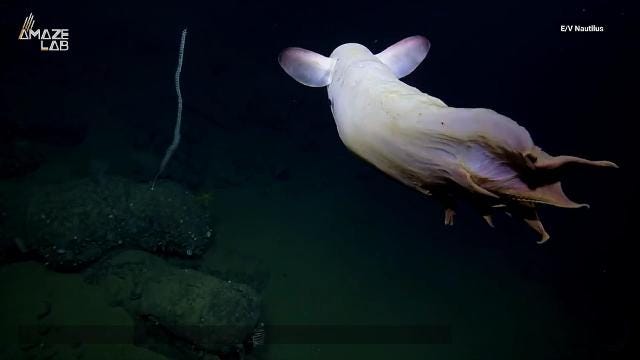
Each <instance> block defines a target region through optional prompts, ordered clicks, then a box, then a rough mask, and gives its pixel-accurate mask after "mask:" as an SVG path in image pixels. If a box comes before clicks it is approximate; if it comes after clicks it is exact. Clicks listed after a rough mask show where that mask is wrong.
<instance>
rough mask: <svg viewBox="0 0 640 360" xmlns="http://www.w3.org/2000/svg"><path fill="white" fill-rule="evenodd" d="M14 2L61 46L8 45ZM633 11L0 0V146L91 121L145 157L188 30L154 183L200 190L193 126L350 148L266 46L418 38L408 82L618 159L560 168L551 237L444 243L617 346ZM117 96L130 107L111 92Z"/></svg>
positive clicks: (548, 216)
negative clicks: (565, 200) (517, 275)
mask: <svg viewBox="0 0 640 360" xmlns="http://www.w3.org/2000/svg"><path fill="white" fill-rule="evenodd" d="M29 12H33V13H34V15H35V16H36V21H37V22H36V25H37V26H38V25H39V26H40V27H48V28H52V27H62V28H70V32H71V41H70V42H71V51H69V52H67V53H40V52H39V51H38V49H37V42H35V41H33V42H24V41H17V34H18V30H19V27H20V25H21V24H22V22H23V20H24V17H25V16H27V15H28V14H29ZM636 15H637V14H636V13H635V12H634V10H632V9H631V8H630V7H629V5H628V4H624V3H623V2H612V1H561V2H557V1H535V2H526V3H525V2H514V1H500V2H484V1H482V2H478V1H466V2H465V1H447V2H432V1H419V2H418V1H416V2H409V3H403V2H401V1H389V2H384V3H382V2H360V3H351V2H348V1H343V2H338V3H329V2H290V3H284V2H248V1H238V2H218V1H190V0H184V1H179V2H178V1H163V2H134V1H108V2H104V1H91V2H90V1H20V2H17V1H3V2H2V3H1V4H0V44H1V48H0V49H1V50H0V52H1V54H2V55H1V57H0V63H1V67H0V82H1V84H2V85H1V90H0V91H1V95H0V109H2V110H1V111H0V122H1V124H2V126H1V127H0V139H1V141H2V143H1V144H2V147H1V148H0V149H1V150H2V151H5V152H10V151H14V150H13V146H14V144H15V143H16V142H18V141H22V140H27V141H33V142H39V143H45V144H49V145H52V146H56V147H67V148H73V147H74V146H76V145H78V144H80V143H82V142H83V141H84V140H85V138H86V137H87V136H88V135H87V134H90V133H91V131H92V129H95V128H101V127H104V126H109V127H111V128H115V129H121V131H122V134H123V135H122V136H123V138H125V139H128V141H131V143H132V144H133V146H134V147H135V146H137V147H146V148H152V149H153V152H154V153H155V154H156V156H157V157H158V159H159V158H160V157H161V156H162V154H163V151H164V150H163V149H164V148H165V147H166V144H167V143H168V142H169V141H170V135H171V130H169V129H170V128H171V127H172V119H173V118H174V116H175V95H174V88H173V84H172V83H173V71H174V68H175V62H176V49H177V44H178V42H179V36H180V31H181V29H182V28H184V27H188V29H189V35H188V40H187V46H186V50H185V65H184V67H183V73H182V91H183V96H184V98H185V113H184V117H185V118H187V117H188V118H189V119H190V120H189V126H185V127H184V129H183V136H184V137H183V145H181V148H180V151H179V152H178V153H177V154H176V157H177V158H178V159H182V160H184V162H188V160H187V159H191V160H190V161H191V163H190V164H187V165H185V168H186V170H185V169H182V170H183V171H173V172H171V171H169V174H168V176H170V177H173V178H174V179H176V180H178V181H181V182H183V183H185V184H186V185H187V186H189V187H190V188H192V189H195V190H197V189H199V188H202V187H204V186H207V184H206V183H203V181H202V180H198V178H202V176H201V175H202V172H203V171H205V170H203V169H202V168H201V167H198V163H199V161H197V159H198V156H199V155H198V151H197V149H198V146H205V145H206V143H207V141H209V140H208V138H207V136H206V134H204V133H202V132H201V131H199V129H202V128H203V127H205V126H208V127H212V128H214V129H216V130H215V131H220V132H222V133H229V134H238V133H242V132H243V131H245V129H252V130H256V129H261V130H260V131H264V132H265V134H272V133H276V134H278V136H281V137H282V138H284V139H291V141H292V142H293V143H294V144H295V147H294V149H297V150H295V151H300V152H304V151H310V152H314V153H318V154H321V156H326V157H328V158H329V159H331V158H332V157H335V158H343V157H351V156H352V155H351V154H349V153H348V151H347V150H346V149H344V148H343V147H342V145H341V144H340V143H339V139H338V137H337V134H336V132H335V126H334V124H333V121H332V119H331V115H330V112H329V107H328V106H327V99H326V92H325V90H324V89H310V88H304V87H302V86H301V85H299V84H298V83H296V82H295V81H293V80H292V79H291V78H289V77H288V76H286V74H285V73H284V72H283V71H282V70H281V69H280V67H279V66H278V64H277V61H276V59H277V55H278V52H279V51H280V50H281V49H283V48H285V47H288V46H301V47H305V48H308V49H310V50H314V51H316V52H319V53H322V54H324V55H329V54H330V53H331V51H332V50H333V49H334V48H335V47H336V46H338V45H340V44H342V43H346V42H358V43H361V44H364V45H365V46H367V47H369V48H370V49H371V50H372V51H373V52H378V51H381V50H383V49H384V48H385V47H386V46H388V45H390V44H392V43H394V42H396V41H398V40H400V39H402V38H404V37H406V36H409V35H414V34H422V35H425V36H427V37H428V38H429V39H430V41H431V45H432V46H431V50H430V53H429V55H428V57H427V60H426V61H425V62H424V63H423V64H422V65H421V66H420V67H419V68H418V69H417V70H416V71H415V72H414V73H413V74H411V75H410V76H408V77H407V78H406V79H405V81H406V82H407V83H409V84H411V85H413V86H416V87H418V88H420V89H421V90H423V91H425V92H427V93H429V94H431V95H434V96H436V97H438V98H441V99H443V101H445V102H446V103H447V104H448V105H449V106H455V107H488V108H492V109H494V110H496V111H498V112H500V113H502V114H505V115H507V116H509V117H511V118H513V119H514V120H516V121H517V122H518V123H520V124H521V125H523V126H524V127H526V128H527V129H528V130H529V132H530V133H531V134H532V136H533V139H534V141H535V142H536V144H537V145H539V146H540V147H542V148H543V149H544V150H546V151H547V152H549V153H551V154H556V155H559V154H569V155H576V156H583V157H587V158H592V159H595V160H600V159H605V160H611V161H614V162H616V163H617V164H618V165H620V169H618V170H609V169H604V170H601V169H576V170H575V171H573V172H572V173H571V174H569V175H570V176H569V177H568V179H567V180H566V181H565V182H564V185H565V189H566V191H567V193H568V194H569V195H570V197H571V198H573V199H575V200H576V201H578V202H582V201H584V202H588V203H589V204H591V206H592V207H591V209H589V210H584V209H582V210H564V209H552V208H544V209H543V210H542V217H543V220H544V221H545V225H546V227H547V229H549V231H550V233H551V235H552V239H551V240H550V241H549V242H548V243H547V244H545V245H544V246H538V245H536V244H535V240H536V237H535V235H533V234H530V233H526V234H525V235H521V233H524V232H526V231H527V230H526V229H524V228H523V227H521V226H520V224H517V225H516V224H513V223H514V221H504V224H501V229H499V230H498V231H497V233H498V234H497V235H496V236H495V237H493V238H491V239H483V238H478V237H477V236H474V234H473V229H465V228H464V226H465V225H458V228H457V229H456V230H454V231H456V232H457V233H456V234H457V235H456V236H455V237H456V238H455V239H452V242H451V244H450V245H448V246H451V247H456V248H458V247H466V248H467V249H468V251H469V252H471V253H473V252H474V251H476V249H479V248H483V249H486V248H489V249H492V250H494V251H496V252H498V253H500V254H501V256H503V257H504V258H507V259H509V261H512V262H513V268H514V271H518V272H521V273H522V274H523V275H522V276H525V277H532V278H534V279H535V280H536V281H539V282H540V283H543V284H545V285H546V286H550V287H552V288H553V289H554V291H555V292H557V293H558V294H559V295H558V296H559V298H561V299H562V301H563V302H564V304H563V305H564V310H565V311H566V313H567V314H568V316H570V317H571V318H572V319H573V320H574V321H575V323H576V329H578V330H577V331H578V334H577V338H579V339H580V340H579V343H577V344H578V345H576V346H583V347H585V348H586V349H588V353H591V354H593V356H594V358H599V357H602V358H605V357H609V358H612V357H613V356H622V352H623V349H624V344H625V343H626V342H627V337H628V334H629V330H630V328H631V326H632V324H631V320H630V313H629V311H630V309H631V305H632V299H631V296H630V293H631V291H633V290H635V289H634V285H635V284H636V283H637V279H636V278H635V276H634V272H635V271H634V270H635V266H634V265H633V264H634V260H635V259H634V257H635V256H634V254H633V253H632V252H631V249H630V244H631V239H632V238H633V237H634V236H633V235H632V232H635V231H634V230H635V226H632V225H633V224H632V221H637V220H636V218H635V212H636V211H635V200H636V199H637V198H638V196H637V195H638V190H637V189H638V186H637V177H635V175H634V171H635V168H634V167H635V164H636V162H637V160H636V159H635V155H636V154H637V141H638V140H637V136H636V134H635V133H634V128H635V122H636V121H637V114H636V113H635V112H634V111H633V109H635V105H636V102H637V91H636V86H637V84H636V83H635V80H633V79H634V78H635V75H637V74H636V67H637V64H638V62H637V57H635V53H634V52H635V51H636V50H637V49H638V45H637V44H638V41H637V38H636V37H632V31H633V30H634V29H633V27H635V26H637V18H636ZM563 24H581V25H591V24H595V25H603V26H604V27H605V31H604V32H602V33H563V32H561V31H560V25H563ZM158 74H163V75H162V76H163V77H159V76H158ZM125 95H126V96H125ZM120 98H127V99H128V100H127V101H123V100H114V99H120ZM92 104H99V106H94V105H92ZM96 108H100V109H101V111H106V112H107V113H108V114H109V118H110V119H112V120H111V123H110V124H108V125H105V124H103V123H101V121H102V120H100V118H99V117H96V116H94V115H92V114H93V110H95V109H96ZM265 136H269V135H265ZM123 141H124V140H123ZM238 146H243V147H245V148H250V147H251V144H238ZM257 146H258V145H256V147H257ZM254 151H255V152H266V153H267V154H268V151H269V149H262V148H259V147H257V148H255V149H254ZM301 158H304V156H301ZM45 161H46V160H45ZM178 162H180V160H178ZM349 164H356V165H354V166H356V167H358V168H357V171H358V172H359V173H362V174H364V175H363V179H364V180H363V184H364V186H367V187H370V188H371V192H372V194H375V196H379V197H380V198H381V200H380V201H392V200H388V199H386V198H389V199H390V198H392V197H400V198H402V199H404V200H407V201H403V203H402V205H401V206H400V205H395V209H396V210H399V211H400V212H403V213H406V214H411V215H407V216H411V217H421V216H425V217H427V216H440V215H439V211H440V209H439V208H437V206H436V205H434V204H432V203H429V202H427V201H422V199H418V198H419V197H418V196H417V195H416V194H414V193H412V192H411V191H409V190H405V189H403V188H401V187H400V186H399V185H397V184H395V183H394V182H392V181H390V180H388V179H387V178H385V177H384V175H382V174H380V173H378V172H375V171H373V170H371V169H370V168H369V167H368V166H367V165H364V164H360V163H359V162H358V161H357V160H356V161H353V162H349ZM310 166H312V165H310ZM123 171H124V170H123ZM185 173H187V174H188V176H187V175H180V174H185ZM199 175H200V176H199ZM132 176H134V177H135V176H140V177H141V178H142V177H144V176H147V177H148V172H146V173H145V175H142V174H133V175H132ZM181 176H182V177H181ZM408 199H410V200H408ZM426 212H430V215H422V214H425V213H426ZM468 216H469V217H471V216H472V214H468ZM458 224H460V223H458ZM461 227H462V228H461ZM438 231H440V230H438ZM516 233H517V234H518V236H517V237H518V238H519V239H517V240H518V241H513V237H514V234H516ZM414 245H415V244H406V246H414ZM445 246H447V245H445Z"/></svg>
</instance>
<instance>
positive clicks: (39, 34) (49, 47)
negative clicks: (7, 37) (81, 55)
mask: <svg viewBox="0 0 640 360" xmlns="http://www.w3.org/2000/svg"><path fill="white" fill-rule="evenodd" d="M35 23H36V20H35V19H34V18H33V13H30V14H29V16H27V17H26V18H25V19H24V23H22V29H20V34H19V35H18V40H40V51H69V29H35V30H34V29H33V26H34V25H35Z"/></svg>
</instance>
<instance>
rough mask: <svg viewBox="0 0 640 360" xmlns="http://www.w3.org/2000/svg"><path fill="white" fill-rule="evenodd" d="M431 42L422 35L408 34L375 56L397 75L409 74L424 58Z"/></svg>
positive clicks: (399, 76) (400, 76)
mask: <svg viewBox="0 0 640 360" xmlns="http://www.w3.org/2000/svg"><path fill="white" fill-rule="evenodd" d="M430 47H431V43H429V40H427V38H425V37H424V36H420V35H416V36H410V37H408V38H405V39H403V40H400V41H398V42H397V43H395V44H393V45H391V46H389V47H388V48H386V49H385V50H384V51H382V52H381V53H379V54H377V55H376V56H377V57H378V59H380V61H382V63H384V64H385V65H387V66H388V67H389V69H391V71H392V72H393V73H394V74H395V75H396V76H397V77H398V78H402V77H405V76H407V75H409V74H410V73H411V72H412V71H413V70H415V69H416V68H417V67H418V65H420V63H421V62H422V60H424V58H425V57H426V56H427V53H428V52H429V48H430Z"/></svg>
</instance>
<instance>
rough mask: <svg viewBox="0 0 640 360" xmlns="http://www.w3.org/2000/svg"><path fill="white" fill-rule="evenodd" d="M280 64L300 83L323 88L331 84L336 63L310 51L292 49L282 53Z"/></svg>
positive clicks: (279, 57) (279, 59)
mask: <svg viewBox="0 0 640 360" xmlns="http://www.w3.org/2000/svg"><path fill="white" fill-rule="evenodd" d="M278 62H279V63H280V66H281V67H282V69H284V71H285V72H286V73H287V74H289V76H291V77H292V78H294V79H295V80H296V81H298V82H299V83H301V84H303V85H306V86H311V87H322V86H327V85H329V84H330V83H331V75H332V72H333V67H334V65H335V62H336V61H335V60H334V59H331V58H328V57H326V56H323V55H320V54H318V53H315V52H313V51H310V50H306V49H302V48H298V47H290V48H286V49H284V50H283V51H282V52H281V53H280V55H279V56H278Z"/></svg>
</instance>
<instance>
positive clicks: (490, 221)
mask: <svg viewBox="0 0 640 360" xmlns="http://www.w3.org/2000/svg"><path fill="white" fill-rule="evenodd" d="M482 218H483V219H484V221H485V222H486V223H487V225H489V226H491V227H492V228H495V225H493V218H492V217H491V215H484V216H483V217H482Z"/></svg>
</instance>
